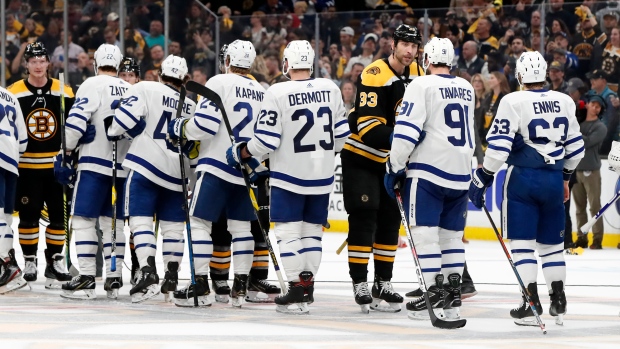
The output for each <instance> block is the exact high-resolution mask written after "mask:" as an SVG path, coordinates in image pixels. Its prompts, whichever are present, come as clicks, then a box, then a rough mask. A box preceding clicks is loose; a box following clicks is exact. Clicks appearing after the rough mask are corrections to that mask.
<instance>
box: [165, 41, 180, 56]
mask: <svg viewBox="0 0 620 349" xmlns="http://www.w3.org/2000/svg"><path fill="white" fill-rule="evenodd" d="M168 54H170V55H175V56H181V55H182V54H183V52H181V43H179V42H178V41H171V42H170V45H168Z"/></svg>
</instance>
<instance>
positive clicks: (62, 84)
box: [58, 73, 80, 276]
mask: <svg viewBox="0 0 620 349" xmlns="http://www.w3.org/2000/svg"><path fill="white" fill-rule="evenodd" d="M58 80H59V82H60V142H61V149H62V157H61V158H62V167H63V168H64V167H65V165H66V164H67V161H66V159H65V157H66V156H67V137H66V134H65V121H66V120H65V117H66V115H65V74H64V73H60V74H59V75H58ZM67 206H68V205H67V186H66V185H63V186H62V208H63V213H64V219H63V221H64V223H65V224H64V226H65V260H66V263H67V269H69V273H70V274H71V275H72V276H76V275H78V274H79V273H80V272H79V271H78V270H77V269H76V268H75V267H74V266H73V263H71V235H72V233H71V226H70V225H69V213H68V212H67V211H68V207H67Z"/></svg>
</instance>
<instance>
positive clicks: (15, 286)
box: [0, 279, 32, 294]
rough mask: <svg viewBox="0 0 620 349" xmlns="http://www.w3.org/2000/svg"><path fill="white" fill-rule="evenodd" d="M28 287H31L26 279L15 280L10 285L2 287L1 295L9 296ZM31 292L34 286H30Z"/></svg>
mask: <svg viewBox="0 0 620 349" xmlns="http://www.w3.org/2000/svg"><path fill="white" fill-rule="evenodd" d="M26 285H28V286H30V284H28V282H27V281H26V280H24V279H14V280H12V281H11V282H9V283H8V284H6V285H4V286H2V287H0V294H7V293H10V292H13V291H17V290H19V289H20V288H24V287H26ZM30 290H32V286H30Z"/></svg>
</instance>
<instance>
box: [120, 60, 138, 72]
mask: <svg viewBox="0 0 620 349" xmlns="http://www.w3.org/2000/svg"><path fill="white" fill-rule="evenodd" d="M122 72H129V73H136V76H140V66H139V65H138V64H136V60H135V59H133V58H131V57H125V58H123V60H122V61H121V70H120V71H119V73H122Z"/></svg>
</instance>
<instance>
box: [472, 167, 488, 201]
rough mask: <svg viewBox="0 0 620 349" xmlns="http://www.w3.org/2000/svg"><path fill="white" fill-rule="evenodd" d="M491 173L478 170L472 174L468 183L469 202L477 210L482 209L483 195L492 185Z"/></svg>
mask: <svg viewBox="0 0 620 349" xmlns="http://www.w3.org/2000/svg"><path fill="white" fill-rule="evenodd" d="M493 178H494V177H493V173H491V172H488V171H487V170H485V169H484V167H482V168H479V169H477V170H476V172H474V175H473V177H472V180H471V183H469V193H468V196H469V200H471V202H472V203H473V204H474V206H476V207H477V208H482V205H483V204H484V194H485V193H486V191H487V188H488V187H490V186H491V184H493Z"/></svg>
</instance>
